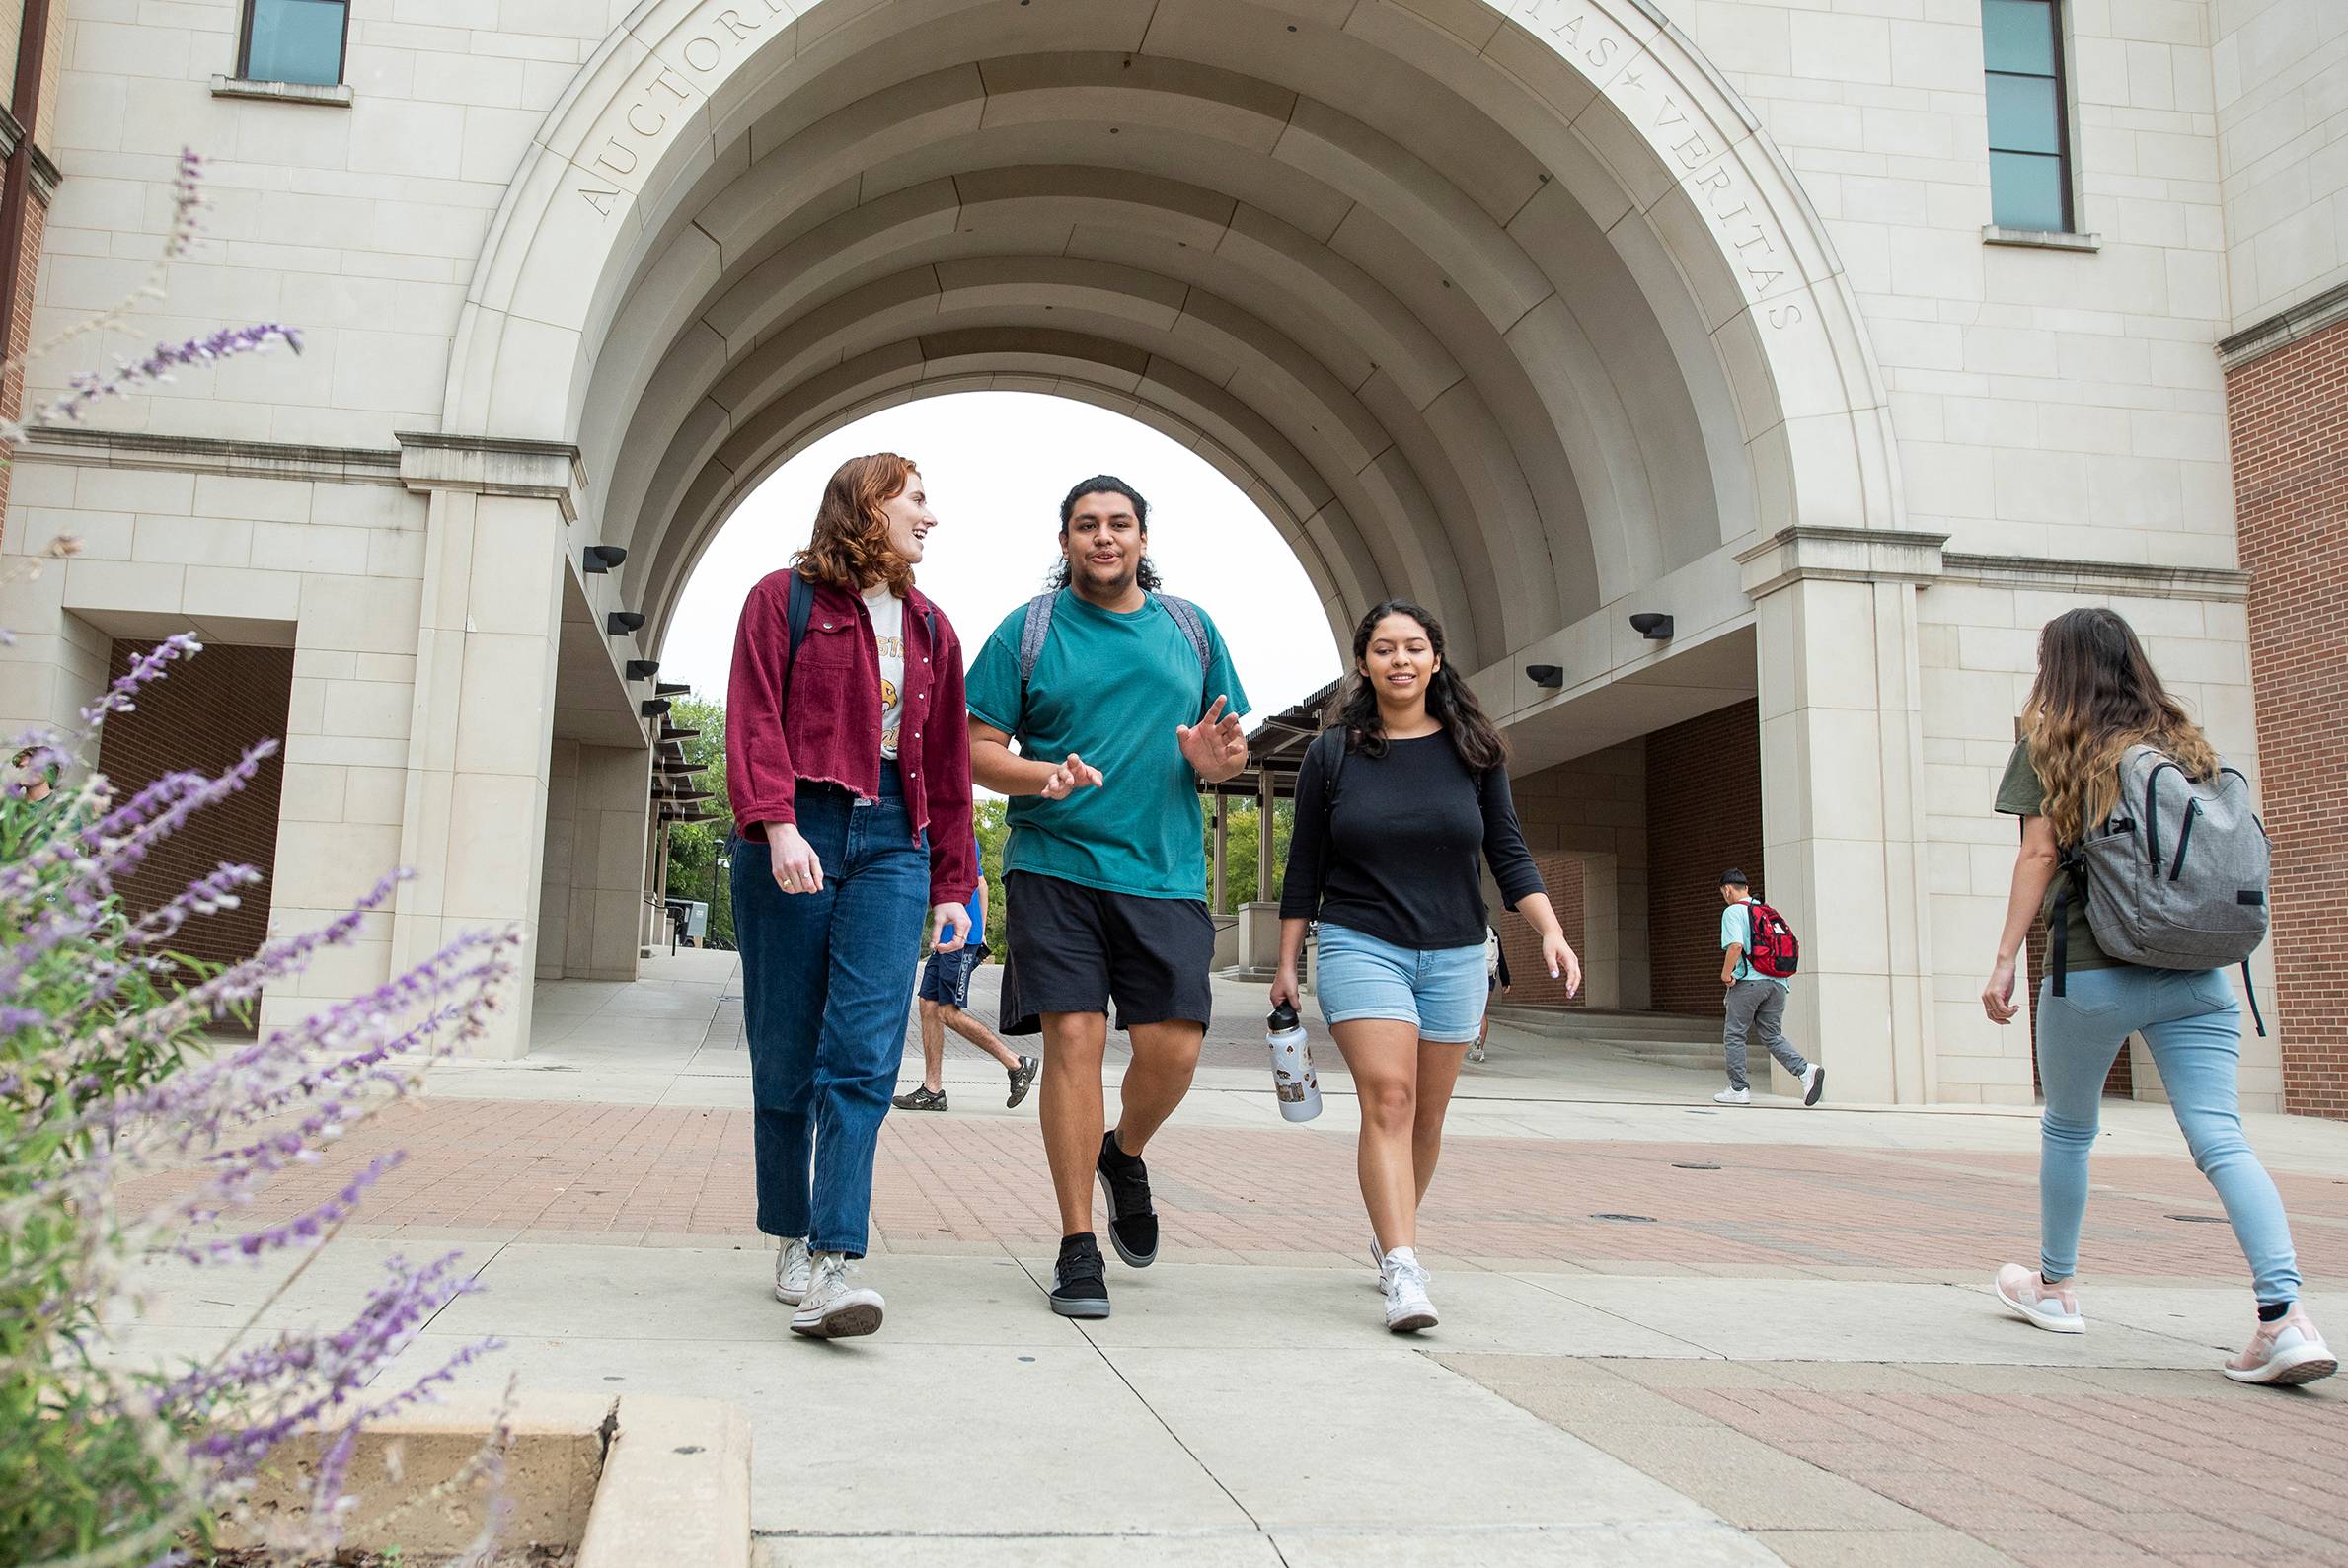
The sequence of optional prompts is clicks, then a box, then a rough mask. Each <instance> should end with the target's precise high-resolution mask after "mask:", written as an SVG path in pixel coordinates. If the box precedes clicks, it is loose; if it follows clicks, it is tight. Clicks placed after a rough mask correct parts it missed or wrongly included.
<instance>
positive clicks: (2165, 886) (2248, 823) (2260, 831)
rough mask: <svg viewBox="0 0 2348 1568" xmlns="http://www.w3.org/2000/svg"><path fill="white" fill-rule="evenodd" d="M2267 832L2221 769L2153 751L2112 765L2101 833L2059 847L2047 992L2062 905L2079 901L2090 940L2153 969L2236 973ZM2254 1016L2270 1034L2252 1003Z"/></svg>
mask: <svg viewBox="0 0 2348 1568" xmlns="http://www.w3.org/2000/svg"><path fill="white" fill-rule="evenodd" d="M2267 859H2268V847H2267V838H2266V826H2265V824H2264V823H2262V822H2260V821H2259V820H2258V813H2257V811H2256V810H2255V809H2254V808H2253V807H2252V805H2251V803H2250V781H2249V780H2247V779H2245V778H2243V777H2242V775H2241V773H2240V772H2239V771H2238V770H2236V769H2234V768H2228V767H2225V766H2223V765H2221V766H2220V767H2219V769H2218V771H2217V773H2215V774H2214V775H2212V776H2211V777H2210V778H2208V779H2191V778H2188V777H2186V774H2185V770H2184V767H2183V765H2182V764H2180V763H2178V762H2177V761H2176V760H2175V759H2174V758H2172V757H2168V756H2166V755H2164V754H2162V753H2161V752H2159V751H2157V750H2155V749H2154V748H2153V747H2151V746H2131V747H2130V748H2128V751H2127V753H2126V755H2124V756H2123V757H2121V759H2120V795H2119V800H2118V802H2117V803H2116V804H2115V805H2114V806H2113V807H2112V812H2111V815H2110V816H2108V817H2106V818H2105V819H2104V821H2103V824H2102V826H2100V827H2099V828H2097V829H2096V830H2094V831H2093V832H2091V833H2089V834H2088V835H2087V836H2086V837H2085V838H2084V839H2083V841H2082V842H2081V843H2080V844H2078V845H2077V846H2075V847H2074V848H2072V849H2069V850H2067V851H2065V852H2064V855H2063V866H2064V870H2065V871H2066V872H2067V873H2068V874H2067V876H2066V878H2065V884H2064V886H2063V889H2062V891H2061V892H2060V893H2058V894H2057V895H2056V899H2055V910H2054V914H2053V917H2052V919H2051V920H2050V921H2049V923H2048V924H2049V926H2050V928H2051V929H2050V931H2049V933H2048V934H2049V940H2050V942H2051V951H2050V953H2049V957H2050V959H2051V961H2052V964H2051V966H2052V968H2053V971H2054V993H2055V995H2056V996H2058V997H2059V996H2063V995H2064V994H2065V988H2064V979H2065V958H2066V953H2065V948H2066V947H2067V946H2068V942H2067V941H2066V939H2065V938H2066V934H2067V933H2066V931H2065V927H2066V925H2067V922H2068V917H2069V914H2070V908H2069V906H2070V900H2071V899H2072V897H2073V896H2074V895H2075V894H2076V895H2077V896H2078V897H2080V898H2083V899H2084V900H2085V901H2086V906H2087V926H2088V928H2089V929H2090V930H2092V931H2093V932H2094V933H2095V942H2096V945H2098V946H2099V947H2101V948H2102V949H2103V950H2104V952H2105V953H2106V954H2107V955H2109V956H2110V957H2112V958H2115V959H2118V960H2119V961H2120V962H2122V963H2128V964H2143V965H2145V966H2147V967H2148V968H2153V969H2218V968H2223V967H2224V966H2225V965H2227V964H2240V965H2241V966H2242V984H2243V987H2244V989H2245V990H2247V988H2248V986H2249V983H2250V965H2249V957H2250V954H2251V953H2253V952H2255V951H2257V949H2258V944H2259V943H2260V942H2262V941H2264V940H2265V939H2266V924H2267V906H2266V882H2267ZM2250 1016H2251V1017H2252V1018H2253V1019H2254V1020H2256V1021H2257V1024H2258V1032H2259V1033H2260V1034H2264V1033H2266V1020H2265V1019H2263V1018H2261V1017H2259V1014H2258V999H2257V997H2256V996H2255V995H2252V996H2251V998H2250Z"/></svg>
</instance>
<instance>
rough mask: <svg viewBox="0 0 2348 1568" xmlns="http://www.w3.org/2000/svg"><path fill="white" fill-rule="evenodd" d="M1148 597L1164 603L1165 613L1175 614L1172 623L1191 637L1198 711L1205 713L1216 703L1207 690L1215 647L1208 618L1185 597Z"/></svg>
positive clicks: (1168, 595) (1160, 595)
mask: <svg viewBox="0 0 2348 1568" xmlns="http://www.w3.org/2000/svg"><path fill="white" fill-rule="evenodd" d="M1150 597H1151V598H1153V599H1156V600H1157V601H1158V602H1159V603H1160V604H1162V605H1164V606H1166V613H1167V614H1168V615H1171V616H1173V617H1174V625H1175V626H1178V627H1180V628H1181V629H1182V635H1184V636H1186V637H1188V638H1189V639H1190V647H1191V650H1192V651H1193V652H1195V653H1196V654H1197V655H1198V680H1199V691H1200V696H1199V701H1198V710H1199V711H1200V712H1201V713H1204V712H1205V711H1206V710H1207V709H1210V708H1212V707H1214V706H1215V694H1214V692H1213V691H1212V690H1211V689H1210V683H1211V682H1212V681H1213V680H1214V678H1215V646H1214V643H1213V642H1212V641H1211V640H1210V639H1209V638H1208V636H1207V618H1206V617H1205V616H1203V615H1201V614H1200V613H1199V610H1198V606H1196V605H1194V604H1192V603H1191V602H1190V601H1189V600H1187V599H1177V598H1175V597H1174V595H1173V594H1171V593H1157V594H1152V595H1151V596H1150Z"/></svg>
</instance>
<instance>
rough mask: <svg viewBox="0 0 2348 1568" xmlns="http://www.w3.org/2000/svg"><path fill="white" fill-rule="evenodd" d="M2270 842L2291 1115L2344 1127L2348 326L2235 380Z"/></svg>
mask: <svg viewBox="0 0 2348 1568" xmlns="http://www.w3.org/2000/svg"><path fill="white" fill-rule="evenodd" d="M2226 396H2227V412H2228V422H2229V425H2230V427H2231V428H2230V434H2231V436H2232V443H2233V447H2234V514H2235V518H2236V526H2237V537H2238V541H2239V548H2240V551H2241V562H2242V565H2243V567H2244V568H2245V569H2246V570H2248V571H2249V573H2250V574H2251V579H2252V581H2251V587H2250V603H2249V612H2250V679H2251V682H2252V686H2253V689H2254V691H2255V694H2256V701H2257V707H2258V760H2259V765H2260V771H2261V773H2262V775H2263V778H2262V781H2261V784H2260V787H2261V789H2262V791H2263V792H2264V795H2265V808H2266V825H2267V829H2268V831H2269V832H2271V833H2272V834H2273V835H2274V841H2275V853H2274V879H2273V884H2272V886H2273V891H2272V893H2271V895H2270V897H2271V900H2272V905H2273V915H2274V935H2273V938H2272V940H2273V942H2274V955H2275V992H2276V994H2275V997H2274V998H2273V1002H2272V1008H2271V1011H2272V1013H2273V1014H2274V1015H2276V1016H2279V1017H2280V1019H2281V1023H2282V1039H2283V1105H2284V1108H2285V1109H2286V1110H2291V1111H2297V1112H2301V1113H2303V1114H2307V1115H2313V1116H2329V1117H2333V1118H2336V1119H2343V1120H2348V988H2344V987H2342V986H2341V984H2340V980H2339V974H2338V970H2339V955H2340V954H2341V953H2342V952H2343V951H2348V901H2343V900H2342V898H2341V896H2340V888H2341V885H2342V883H2343V882H2348V764H2343V761H2342V759H2343V758H2348V323H2343V324H2338V325H2334V326H2332V327H2329V328H2327V329H2325V330H2324V331H2322V332H2318V333H2315V334H2313V335H2312V336H2308V337H2305V338H2303V339H2301V340H2300V341H2298V342H2296V343H2292V344H2290V345H2289V346H2287V347H2284V348H2281V349H2278V350H2276V351H2275V352H2273V353H2271V354H2267V355H2265V356H2264V357H2263V358H2259V359H2256V360H2253V361H2251V362H2250V363H2248V364H2246V365H2243V366H2240V367H2239V368H2237V369H2235V370H2234V371H2231V372H2230V373H2229V374H2228V375H2227V378H2226Z"/></svg>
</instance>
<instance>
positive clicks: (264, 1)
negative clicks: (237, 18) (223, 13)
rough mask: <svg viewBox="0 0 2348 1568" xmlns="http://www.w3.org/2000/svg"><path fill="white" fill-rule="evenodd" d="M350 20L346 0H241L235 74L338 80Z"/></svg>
mask: <svg viewBox="0 0 2348 1568" xmlns="http://www.w3.org/2000/svg"><path fill="white" fill-rule="evenodd" d="M349 26H350V0H245V47H244V55H243V58H242V59H241V60H240V61H239V62H238V65H237V74H238V75H239V76H241V77H243V78H244V79H245V80H246V81H249V82H301V83H305V84H307V85H310V86H313V87H333V86H336V85H337V84H339V83H340V82H341V80H342V44H343V37H344V35H345V34H346V33H347V32H348V31H349Z"/></svg>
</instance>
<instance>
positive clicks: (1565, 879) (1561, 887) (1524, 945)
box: [1492, 855, 1589, 1008]
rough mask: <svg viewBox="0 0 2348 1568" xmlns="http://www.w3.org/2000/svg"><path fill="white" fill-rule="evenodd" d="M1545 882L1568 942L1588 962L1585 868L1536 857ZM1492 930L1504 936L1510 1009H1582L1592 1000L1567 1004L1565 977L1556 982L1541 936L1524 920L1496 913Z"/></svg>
mask: <svg viewBox="0 0 2348 1568" xmlns="http://www.w3.org/2000/svg"><path fill="white" fill-rule="evenodd" d="M1533 863H1534V864H1535V865H1537V866H1539V867H1540V868H1541V879H1542V880H1543V881H1544V882H1546V883H1548V884H1549V901H1550V904H1551V907H1553V909H1555V910H1556V912H1557V924H1558V925H1559V926H1561V927H1563V928H1564V930H1565V940H1566V941H1567V942H1569V943H1571V944H1572V947H1573V950H1574V951H1575V952H1576V953H1579V954H1581V955H1582V956H1583V958H1584V959H1585V960H1586V959H1587V958H1588V953H1587V952H1586V951H1585V948H1584V937H1585V935H1586V934H1587V933H1586V931H1585V925H1584V921H1583V919H1582V862H1581V861H1580V860H1579V859H1576V858H1574V857H1573V856H1570V855H1535V856H1534V857H1533ZM1492 929H1493V930H1494V931H1496V932H1498V933H1500V950H1501V951H1502V952H1503V953H1506V954H1507V955H1508V980H1509V991H1508V1005H1509V1006H1510V1007H1512V1008H1578V1007H1580V1006H1581V1005H1582V1004H1583V1003H1584V1002H1586V1001H1587V1000H1589V999H1588V997H1587V996H1586V995H1582V996H1576V997H1574V998H1573V999H1572V1000H1571V1001H1568V1000H1566V996H1565V979H1564V977H1563V976H1562V975H1560V976H1558V977H1557V978H1556V979H1554V980H1552V979H1551V978H1550V977H1549V966H1548V965H1547V964H1545V963H1543V962H1542V961H1541V936H1540V933H1537V932H1535V931H1534V930H1533V923H1532V922H1531V921H1529V920H1527V919H1525V917H1524V916H1522V915H1515V914H1511V913H1509V912H1508V911H1507V910H1504V909H1500V908H1498V907H1497V906H1495V907H1494V909H1493V912H1492Z"/></svg>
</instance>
